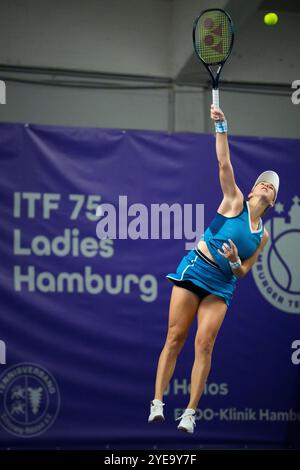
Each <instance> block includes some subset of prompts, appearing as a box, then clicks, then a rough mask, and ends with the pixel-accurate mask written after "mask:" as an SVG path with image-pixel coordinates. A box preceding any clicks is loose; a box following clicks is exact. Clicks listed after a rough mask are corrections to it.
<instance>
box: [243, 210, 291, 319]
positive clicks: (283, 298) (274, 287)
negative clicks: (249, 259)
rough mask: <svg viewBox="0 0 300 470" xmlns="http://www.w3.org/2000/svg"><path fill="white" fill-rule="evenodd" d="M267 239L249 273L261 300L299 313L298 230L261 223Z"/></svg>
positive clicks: (282, 224)
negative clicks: (261, 296)
mask: <svg viewBox="0 0 300 470" xmlns="http://www.w3.org/2000/svg"><path fill="white" fill-rule="evenodd" d="M265 226H266V229H267V230H268V232H269V234H270V240H269V242H268V243H267V244H266V246H265V248H264V249H263V251H262V252H261V253H260V255H259V256H258V259H257V262H256V263H255V265H254V266H253V269H252V273H253V277H254V280H255V283H256V285H257V287H258V289H259V291H260V292H261V294H262V295H263V296H264V298H265V299H266V300H267V301H268V302H269V303H270V304H272V305H274V306H275V307H277V308H278V309H280V310H282V311H284V312H287V313H300V271H299V262H300V257H299V242H300V230H299V228H297V227H293V226H291V224H286V223H285V222H282V221H281V220H274V219H271V220H268V221H267V223H266V224H265Z"/></svg>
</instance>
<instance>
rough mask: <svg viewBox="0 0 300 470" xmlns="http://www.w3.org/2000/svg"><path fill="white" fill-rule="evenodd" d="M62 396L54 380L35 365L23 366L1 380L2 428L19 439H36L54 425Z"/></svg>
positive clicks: (19, 366) (27, 364) (25, 364)
mask: <svg viewBox="0 0 300 470" xmlns="http://www.w3.org/2000/svg"><path fill="white" fill-rule="evenodd" d="M59 408H60V394H59V389H58V386H57V383H56V380H55V379H54V377H53V376H52V375H51V374H50V373H49V372H48V371H47V370H46V369H45V368H44V367H41V366H39V365H36V364H30V363H21V364H16V365H14V366H12V367H10V368H9V369H6V370H5V371H4V372H3V373H2V374H1V376H0V425H1V426H2V427H3V428H4V429H5V430H6V431H7V432H9V433H11V434H14V435H15V436H18V437H35V436H37V435H39V434H42V433H44V432H45V431H47V430H48V429H49V428H50V427H51V426H52V424H53V423H54V421H55V419H56V417H57V414H58V412H59Z"/></svg>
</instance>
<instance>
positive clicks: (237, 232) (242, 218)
mask: <svg viewBox="0 0 300 470" xmlns="http://www.w3.org/2000/svg"><path fill="white" fill-rule="evenodd" d="M263 234H264V225H263V223H262V220H261V218H260V222H259V228H258V229H257V230H253V229H252V226H251V219H250V209H249V203H248V201H245V200H244V202H243V210H242V212H241V213H240V214H239V215H236V216H235V217H226V216H225V215H222V214H219V213H218V212H217V213H216V215H215V217H214V218H213V220H212V221H211V223H210V224H209V226H208V227H207V229H206V230H205V232H204V233H203V234H202V235H201V238H200V240H204V241H205V242H206V244H207V247H208V249H209V252H210V253H211V255H212V256H213V258H214V259H215V261H216V263H217V264H218V265H219V267H220V268H221V270H222V271H223V273H224V274H226V275H228V276H230V277H232V276H233V272H232V271H231V268H230V265H229V261H228V260H227V259H226V258H224V256H222V255H220V253H219V252H218V251H217V250H218V249H219V250H220V251H222V253H223V252H224V250H223V249H222V245H223V243H224V242H225V243H227V244H228V245H229V246H230V243H229V241H228V238H230V239H231V240H232V241H233V243H234V244H235V245H236V247H237V249H238V255H239V257H240V258H241V261H243V260H244V259H246V258H249V256H251V255H252V254H253V253H254V252H255V250H256V248H257V247H258V245H259V244H260V242H261V239H262V236H263ZM234 277H235V276H234Z"/></svg>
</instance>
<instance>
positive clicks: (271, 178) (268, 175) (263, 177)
mask: <svg viewBox="0 0 300 470" xmlns="http://www.w3.org/2000/svg"><path fill="white" fill-rule="evenodd" d="M261 181H267V182H268V183H272V184H273V186H274V188H275V191H276V194H275V198H274V202H275V201H276V198H277V194H278V190H279V176H278V174H277V173H276V171H273V170H267V171H264V172H263V173H261V174H260V175H259V177H258V178H257V180H256V181H255V183H254V185H253V188H254V187H255V186H256V185H257V184H258V183H260V182H261ZM253 188H252V189H253Z"/></svg>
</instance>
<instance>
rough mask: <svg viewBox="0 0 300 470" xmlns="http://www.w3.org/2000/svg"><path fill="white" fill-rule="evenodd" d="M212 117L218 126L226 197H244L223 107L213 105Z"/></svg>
mask: <svg viewBox="0 0 300 470" xmlns="http://www.w3.org/2000/svg"><path fill="white" fill-rule="evenodd" d="M211 118H212V120H213V121H214V122H215V127H216V153H217V159H218V162H219V177H220V183H221V188H222V191H223V195H224V198H226V199H228V200H234V199H235V198H236V197H242V198H243V194H242V192H241V190H240V189H239V188H238V186H237V184H236V182H235V179H234V172H233V168H232V164H231V161H230V152H229V145H228V138H227V122H226V119H225V116H224V113H223V111H222V110H221V109H219V108H215V107H214V106H213V105H212V106H211Z"/></svg>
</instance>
